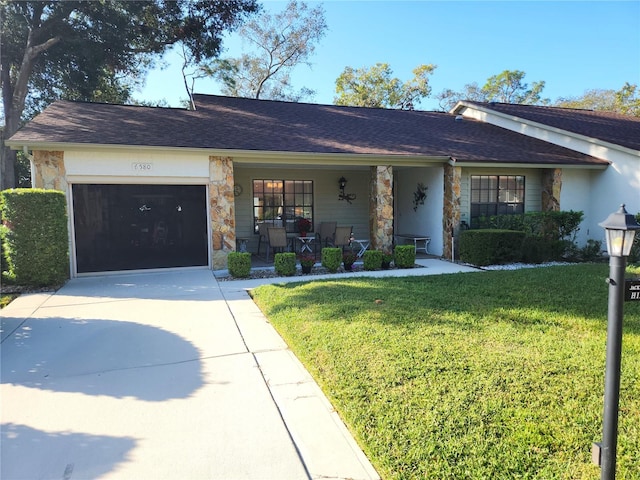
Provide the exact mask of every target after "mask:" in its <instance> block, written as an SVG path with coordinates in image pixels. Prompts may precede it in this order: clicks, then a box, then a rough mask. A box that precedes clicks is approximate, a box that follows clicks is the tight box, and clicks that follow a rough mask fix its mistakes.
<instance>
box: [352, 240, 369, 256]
mask: <svg viewBox="0 0 640 480" xmlns="http://www.w3.org/2000/svg"><path fill="white" fill-rule="evenodd" d="M351 241H352V242H356V243H357V244H358V246H359V247H360V250H358V253H357V254H356V256H357V257H358V258H360V257H362V255H364V252H366V251H367V250H368V249H369V245H370V244H371V240H367V239H361V240H359V239H357V238H354V239H353V240H351Z"/></svg>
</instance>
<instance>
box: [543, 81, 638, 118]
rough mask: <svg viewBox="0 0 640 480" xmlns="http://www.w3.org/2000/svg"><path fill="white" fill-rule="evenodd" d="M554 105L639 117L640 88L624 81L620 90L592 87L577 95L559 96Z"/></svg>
mask: <svg viewBox="0 0 640 480" xmlns="http://www.w3.org/2000/svg"><path fill="white" fill-rule="evenodd" d="M555 106H556V107H564V108H584V109H588V110H601V111H607V112H615V113H622V114H625V115H633V116H636V117H640V90H639V89H638V86H637V85H632V84H630V83H629V82H626V83H625V84H624V85H623V86H622V88H621V89H620V90H617V91H616V90H602V89H592V90H587V91H586V92H584V94H583V95H581V96H579V97H566V98H559V99H558V100H556V102H555Z"/></svg>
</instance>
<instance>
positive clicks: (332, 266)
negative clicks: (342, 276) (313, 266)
mask: <svg viewBox="0 0 640 480" xmlns="http://www.w3.org/2000/svg"><path fill="white" fill-rule="evenodd" d="M320 261H321V263H322V266H323V267H324V268H326V269H327V270H328V271H329V272H331V273H336V272H337V271H338V268H339V267H340V264H341V263H342V250H341V249H340V248H336V247H324V248H323V249H322V255H321V259H320Z"/></svg>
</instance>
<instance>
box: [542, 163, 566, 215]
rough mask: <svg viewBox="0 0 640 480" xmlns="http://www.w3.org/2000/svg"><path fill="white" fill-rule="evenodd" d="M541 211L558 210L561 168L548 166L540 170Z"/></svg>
mask: <svg viewBox="0 0 640 480" xmlns="http://www.w3.org/2000/svg"><path fill="white" fill-rule="evenodd" d="M541 184H542V211H543V212H558V211H560V191H561V190H562V169H561V168H550V169H547V170H543V171H542V179H541Z"/></svg>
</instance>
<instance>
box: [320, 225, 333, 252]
mask: <svg viewBox="0 0 640 480" xmlns="http://www.w3.org/2000/svg"><path fill="white" fill-rule="evenodd" d="M336 225H337V222H321V223H320V227H319V228H318V232H317V233H316V247H320V248H322V247H326V246H328V245H329V243H330V242H332V241H333V236H334V235H335V233H336Z"/></svg>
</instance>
